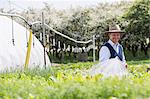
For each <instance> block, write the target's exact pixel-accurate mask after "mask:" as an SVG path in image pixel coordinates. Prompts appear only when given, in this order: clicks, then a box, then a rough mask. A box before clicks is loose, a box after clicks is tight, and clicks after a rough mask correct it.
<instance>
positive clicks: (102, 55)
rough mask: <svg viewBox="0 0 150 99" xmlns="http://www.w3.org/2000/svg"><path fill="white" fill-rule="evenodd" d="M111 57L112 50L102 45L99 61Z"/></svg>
mask: <svg viewBox="0 0 150 99" xmlns="http://www.w3.org/2000/svg"><path fill="white" fill-rule="evenodd" d="M109 58H110V51H109V49H108V48H107V47H106V46H102V47H101V49H100V52H99V61H100V62H104V61H106V60H108V59H109Z"/></svg>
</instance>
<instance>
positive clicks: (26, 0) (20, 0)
mask: <svg viewBox="0 0 150 99" xmlns="http://www.w3.org/2000/svg"><path fill="white" fill-rule="evenodd" d="M119 1H122V0H0V8H4V9H5V10H10V9H13V8H14V9H16V10H18V11H21V10H25V9H27V8H29V7H30V8H42V7H43V6H44V2H47V3H48V4H49V5H51V6H52V7H54V8H56V9H67V8H70V7H71V6H72V7H77V6H81V7H92V6H95V5H97V4H98V3H100V2H119ZM125 1H133V0H125Z"/></svg>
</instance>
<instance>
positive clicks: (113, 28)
mask: <svg viewBox="0 0 150 99" xmlns="http://www.w3.org/2000/svg"><path fill="white" fill-rule="evenodd" d="M105 33H124V32H123V31H121V29H120V27H119V25H116V24H115V25H114V24H113V25H110V26H109V31H106V32H105Z"/></svg>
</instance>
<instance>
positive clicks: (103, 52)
mask: <svg viewBox="0 0 150 99" xmlns="http://www.w3.org/2000/svg"><path fill="white" fill-rule="evenodd" d="M108 43H109V44H110V45H111V46H112V47H113V48H114V50H115V51H116V52H117V53H119V46H120V44H119V43H117V44H115V43H113V42H112V41H111V40H108ZM122 55H123V60H122V62H123V63H124V64H126V60H125V56H124V52H123V51H122ZM110 56H111V54H110V51H109V49H108V48H107V47H106V46H102V47H101V49H100V52H99V61H100V62H104V61H106V60H108V59H109V58H110ZM115 58H119V57H118V56H116V57H115Z"/></svg>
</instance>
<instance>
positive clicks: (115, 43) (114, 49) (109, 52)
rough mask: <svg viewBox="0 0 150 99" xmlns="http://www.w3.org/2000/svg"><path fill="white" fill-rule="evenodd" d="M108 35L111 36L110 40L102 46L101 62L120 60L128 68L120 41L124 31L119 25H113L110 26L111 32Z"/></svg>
mask: <svg viewBox="0 0 150 99" xmlns="http://www.w3.org/2000/svg"><path fill="white" fill-rule="evenodd" d="M106 33H107V35H108V36H109V40H108V41H107V42H106V43H105V44H104V45H102V47H101V49H100V52H99V56H100V57H99V60H100V62H105V61H106V60H109V59H111V58H118V59H119V60H120V61H121V62H122V63H123V64H124V66H125V67H126V68H127V63H126V60H125V56H124V52H123V47H122V46H121V44H119V40H120V39H121V35H122V34H123V31H121V29H120V27H119V25H112V26H109V31H107V32H106Z"/></svg>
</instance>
